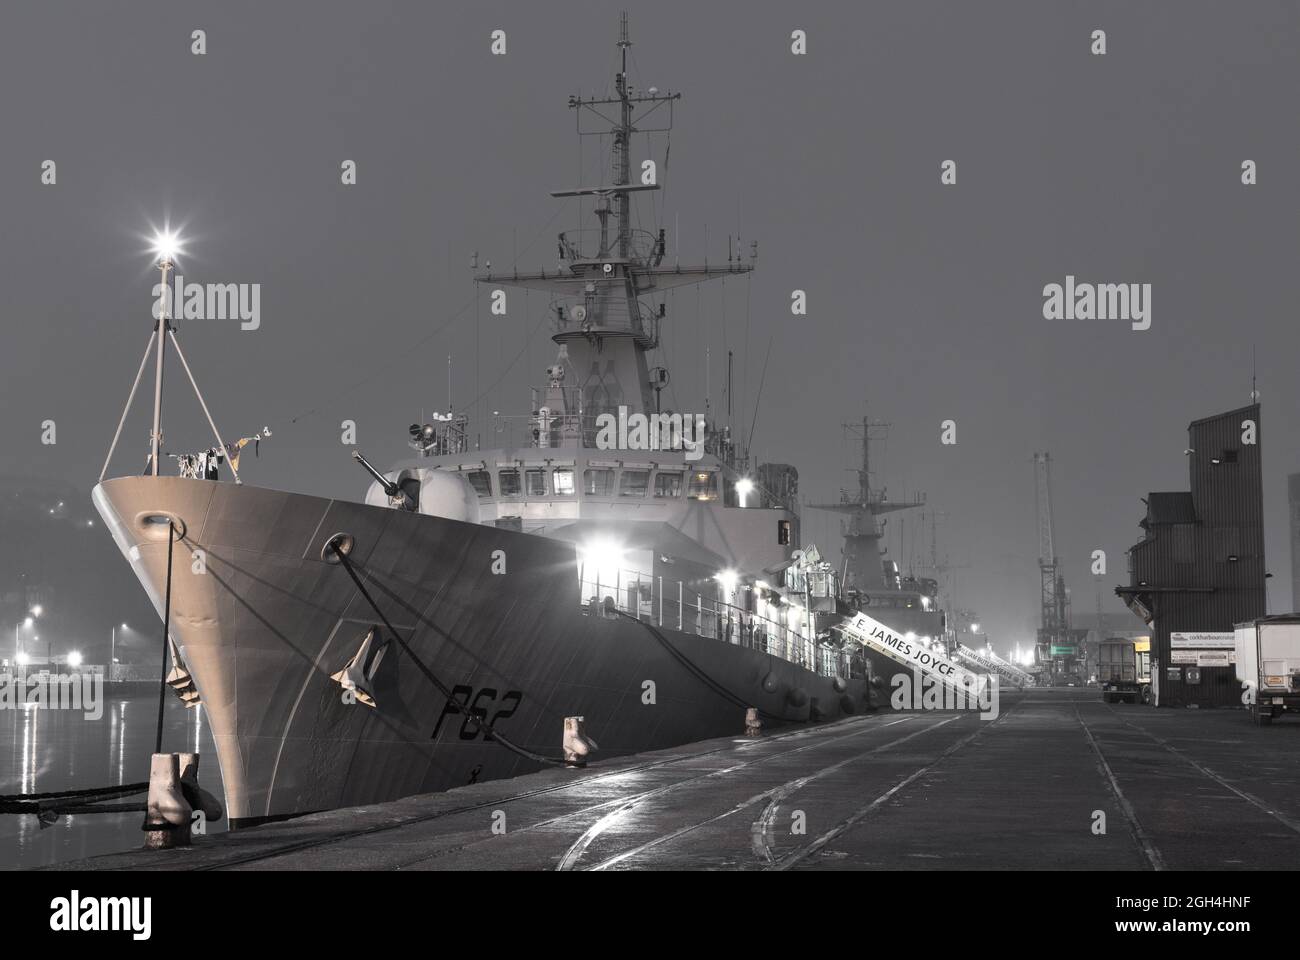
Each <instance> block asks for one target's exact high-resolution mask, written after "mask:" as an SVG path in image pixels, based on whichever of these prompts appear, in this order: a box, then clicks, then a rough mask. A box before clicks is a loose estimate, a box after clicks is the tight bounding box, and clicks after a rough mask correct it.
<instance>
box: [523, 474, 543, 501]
mask: <svg viewBox="0 0 1300 960" xmlns="http://www.w3.org/2000/svg"><path fill="white" fill-rule="evenodd" d="M524 490H525V491H526V492H527V495H528V496H530V497H544V496H546V471H545V470H542V469H535V470H525V471H524Z"/></svg>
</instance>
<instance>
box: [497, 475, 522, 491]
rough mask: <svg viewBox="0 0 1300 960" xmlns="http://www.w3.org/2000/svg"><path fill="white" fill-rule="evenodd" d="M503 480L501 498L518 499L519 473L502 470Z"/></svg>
mask: <svg viewBox="0 0 1300 960" xmlns="http://www.w3.org/2000/svg"><path fill="white" fill-rule="evenodd" d="M499 479H500V480H501V496H503V497H517V496H519V471H518V470H514V469H511V470H502V471H501V473H500V474H499Z"/></svg>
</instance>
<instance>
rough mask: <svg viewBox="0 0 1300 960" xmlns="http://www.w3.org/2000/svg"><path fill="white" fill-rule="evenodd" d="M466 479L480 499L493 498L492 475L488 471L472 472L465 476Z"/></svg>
mask: <svg viewBox="0 0 1300 960" xmlns="http://www.w3.org/2000/svg"><path fill="white" fill-rule="evenodd" d="M465 479H466V480H468V481H469V485H470V486H471V487H473V488H474V492H475V493H477V494H478V495H479V496H480V497H490V496H492V474H490V473H488V472H487V471H486V470H471V471H470V472H469V473H467V474H465Z"/></svg>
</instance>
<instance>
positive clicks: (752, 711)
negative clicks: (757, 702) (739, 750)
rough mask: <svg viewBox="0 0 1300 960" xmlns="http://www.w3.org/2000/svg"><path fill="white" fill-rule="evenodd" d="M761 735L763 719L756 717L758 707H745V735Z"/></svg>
mask: <svg viewBox="0 0 1300 960" xmlns="http://www.w3.org/2000/svg"><path fill="white" fill-rule="evenodd" d="M762 735H763V721H762V720H760V719H758V707H747V708H745V736H747V737H761V736H762Z"/></svg>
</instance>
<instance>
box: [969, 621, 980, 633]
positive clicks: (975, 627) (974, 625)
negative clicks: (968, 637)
mask: <svg viewBox="0 0 1300 960" xmlns="http://www.w3.org/2000/svg"><path fill="white" fill-rule="evenodd" d="M970 632H971V633H979V632H980V625H979V624H978V623H972V624H971V625H970Z"/></svg>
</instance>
